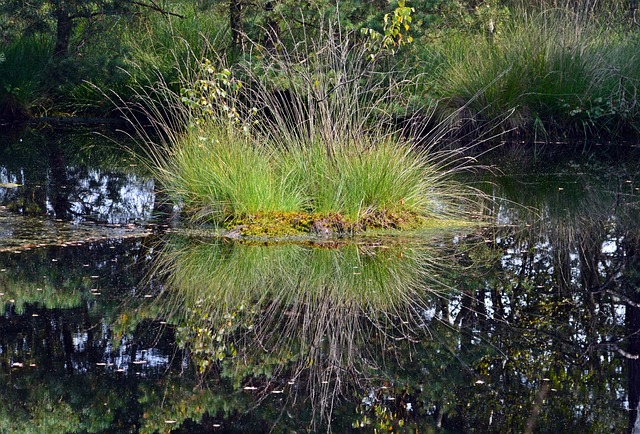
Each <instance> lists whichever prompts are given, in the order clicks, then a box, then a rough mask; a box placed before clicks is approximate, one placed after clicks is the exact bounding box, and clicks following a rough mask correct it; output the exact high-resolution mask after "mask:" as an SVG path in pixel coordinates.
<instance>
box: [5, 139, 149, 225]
mask: <svg viewBox="0 0 640 434" xmlns="http://www.w3.org/2000/svg"><path fill="white" fill-rule="evenodd" d="M14 184H17V185H18V186H16V187H11V188H8V187H6V186H7V185H14ZM154 200H155V193H154V183H153V180H152V179H151V178H150V177H147V176H144V175H143V174H141V173H140V170H138V169H137V168H136V165H135V163H134V161H133V160H132V159H129V158H128V157H127V155H126V153H125V152H123V150H122V147H118V146H116V145H114V143H113V142H112V141H111V139H108V138H106V137H105V136H101V135H98V134H96V133H91V132H84V133H82V132H79V133H78V132H76V133H75V134H68V133H67V134H60V133H57V132H51V131H46V132H44V131H40V130H28V131H27V132H25V133H24V134H23V136H22V137H21V138H20V139H19V140H16V141H12V142H9V143H1V144H0V206H2V207H3V208H5V209H7V210H10V211H12V212H15V213H18V214H21V215H25V216H48V217H51V218H55V219H60V220H68V221H73V222H75V223H79V222H86V221H91V222H97V223H109V224H123V223H134V222H140V221H146V220H148V219H149V217H150V216H151V212H152V210H153V207H154Z"/></svg>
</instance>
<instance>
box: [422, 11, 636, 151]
mask: <svg viewBox="0 0 640 434" xmlns="http://www.w3.org/2000/svg"><path fill="white" fill-rule="evenodd" d="M498 30H499V31H497V32H496V33H495V34H494V35H493V36H491V37H487V36H486V35H476V36H474V37H472V36H469V35H465V36H461V37H457V38H456V37H452V38H450V39H449V40H448V42H447V43H444V44H442V45H441V46H440V47H439V50H440V52H439V53H438V57H439V58H443V59H445V61H444V62H443V64H442V67H441V69H440V74H439V78H438V79H437V80H436V84H435V86H434V92H435V93H436V94H437V95H439V96H441V97H442V98H444V99H446V100H448V101H449V102H450V103H449V107H450V109H451V110H457V109H459V108H460V107H464V108H465V110H463V111H462V112H463V113H466V114H467V115H468V116H470V117H471V118H474V119H475V120H476V121H477V122H482V121H486V120H491V119H494V118H505V114H510V116H508V117H506V119H505V122H504V123H503V125H504V127H505V129H514V130H517V131H518V132H525V133H535V134H536V135H538V136H549V135H551V136H554V137H558V136H560V137H568V138H573V137H576V136H578V137H580V136H582V137H587V136H588V137H593V136H603V135H606V136H615V135H621V134H623V135H624V134H628V133H632V132H633V131H634V130H635V129H637V128H638V127H639V125H638V122H637V117H638V114H639V112H638V104H637V89H638V85H639V84H640V75H639V73H638V71H640V68H638V62H640V55H639V54H638V53H640V39H639V38H638V37H637V35H635V34H633V33H628V32H625V31H624V30H623V29H620V28H615V29H612V28H610V27H608V26H606V25H604V24H603V23H602V22H599V21H597V20H594V19H586V18H585V17H584V16H583V15H581V14H579V13H576V12H575V11H570V10H567V9H550V10H545V11H542V12H539V13H537V14H530V15H526V14H524V13H523V14H522V16H520V17H512V18H511V19H510V20H509V21H507V22H504V23H501V27H499V29H498Z"/></svg>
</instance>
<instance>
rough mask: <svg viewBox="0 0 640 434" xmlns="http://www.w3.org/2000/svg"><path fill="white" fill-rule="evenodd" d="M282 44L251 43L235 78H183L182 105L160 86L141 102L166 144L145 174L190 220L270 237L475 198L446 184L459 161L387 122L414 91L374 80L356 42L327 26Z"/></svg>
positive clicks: (446, 207) (393, 221) (396, 223)
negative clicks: (151, 173)
mask: <svg viewBox="0 0 640 434" xmlns="http://www.w3.org/2000/svg"><path fill="white" fill-rule="evenodd" d="M289 36H291V35H289ZM277 46H278V47H279V49H278V50H271V51H269V50H264V49H262V47H260V46H259V45H258V44H256V45H255V50H256V51H255V53H254V54H253V55H252V57H250V58H249V61H247V62H244V63H240V64H239V65H237V66H236V69H235V70H234V71H228V70H226V69H224V67H223V66H222V64H221V62H208V61H207V62H204V63H202V64H201V65H197V66H196V67H195V68H194V69H188V70H187V71H186V73H184V74H183V76H182V82H181V87H182V91H181V94H180V95H178V94H176V93H175V92H172V91H171V90H170V88H169V86H168V85H166V84H163V83H161V84H160V85H158V86H157V87H154V88H153V89H150V88H146V89H145V90H144V92H143V93H142V96H143V98H142V99H143V100H144V99H145V98H144V97H147V98H146V101H147V102H148V103H149V105H148V106H147V108H146V110H147V114H148V117H150V118H151V119H154V121H153V122H155V123H154V125H155V126H156V129H157V130H158V131H159V133H160V134H159V136H161V137H163V142H162V143H161V144H159V145H158V144H155V145H154V147H153V150H152V151H151V159H152V161H153V169H152V170H154V172H155V173H156V174H157V177H158V179H159V180H160V182H161V184H162V185H163V187H164V189H165V190H166V192H167V193H168V195H169V197H171V198H172V199H173V200H174V201H175V202H176V203H178V204H179V205H180V206H181V207H182V209H183V211H184V213H185V215H187V216H189V217H191V218H193V219H195V220H206V221H212V222H214V223H216V224H219V225H223V226H226V227H229V228H237V229H239V230H241V231H242V233H244V234H266V235H270V234H283V233H297V232H314V233H320V234H330V233H344V232H347V233H352V232H354V231H360V230H365V229H368V228H415V227H417V226H421V225H423V224H424V223H425V222H427V221H429V220H433V219H445V218H451V217H452V216H460V215H461V214H462V203H463V202H465V200H466V199H469V198H470V197H471V196H472V195H471V194H470V193H472V192H471V191H469V190H467V189H464V188H462V187H461V186H459V185H456V184H455V183H454V182H453V181H452V180H451V174H452V172H454V171H455V168H457V167H459V165H460V163H461V161H460V160H459V159H458V156H459V154H454V153H446V154H442V153H437V152H435V151H434V146H433V145H434V143H435V142H434V143H432V144H430V145H424V144H423V145H421V146H420V147H417V146H416V145H415V144H414V143H413V142H412V141H411V140H410V138H408V136H407V135H406V134H403V131H400V129H399V128H398V127H396V125H395V123H394V121H393V114H392V113H390V112H389V107H391V106H398V105H401V104H402V98H403V97H402V95H406V93H403V92H402V89H403V88H404V87H405V86H409V85H411V84H412V83H411V82H410V81H409V80H407V79H406V77H405V76H404V75H402V74H398V73H395V72H384V73H381V72H379V71H378V70H377V69H376V67H377V64H376V61H377V60H376V58H375V56H370V53H369V52H367V51H366V49H365V46H364V44H362V43H361V41H359V40H358V39H357V37H356V35H354V34H344V33H342V32H341V30H340V29H335V28H332V27H331V26H327V27H326V28H324V30H322V31H320V32H319V34H316V35H314V36H313V37H311V36H308V37H306V38H304V39H303V40H302V41H298V40H295V39H294V38H293V37H291V39H290V40H289V42H287V41H285V40H284V38H283V40H281V41H280V42H279V44H277ZM187 63H189V62H187ZM236 77H242V83H241V82H240V81H238V80H237V78H236ZM241 84H242V85H241ZM159 94H160V95H161V96H162V98H161V99H162V100H163V101H165V103H163V104H161V105H158V104H154V101H157V100H158V98H157V97H158V95H159ZM148 107H151V109H149V108H148ZM167 107H170V109H167ZM168 112H170V113H168ZM167 119H170V120H169V121H167ZM181 123H182V125H181ZM144 134H147V133H146V132H143V135H144ZM145 138H146V139H147V140H148V141H150V140H151V139H150V136H149V135H146V136H145Z"/></svg>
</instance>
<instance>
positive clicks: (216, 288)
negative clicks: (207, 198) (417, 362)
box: [157, 239, 447, 420]
mask: <svg viewBox="0 0 640 434" xmlns="http://www.w3.org/2000/svg"><path fill="white" fill-rule="evenodd" d="M435 258H436V257H435V256H434V255H433V249H432V248H428V247H426V246H424V245H422V246H420V245H417V244H411V243H408V242H400V241H395V242H393V240H387V242H385V243H384V244H383V243H381V242H375V241H367V242H362V243H346V244H341V243H337V244H335V243H329V244H324V245H321V246H317V245H315V246H311V245H299V244H277V245H268V244H264V245H239V246H236V245H234V244H232V243H223V242H211V240H209V242H200V243H196V244H193V243H186V244H185V242H184V240H180V239H178V240H173V241H171V242H170V243H169V244H168V246H166V247H165V251H164V252H163V253H162V256H161V257H160V259H159V263H158V265H157V267H158V270H165V273H166V291H165V294H164V298H163V299H162V308H161V309H160V311H162V312H166V313H165V315H166V318H167V321H168V322H169V323H170V324H172V325H174V326H175V327H176V330H177V341H178V343H179V345H180V346H182V347H183V348H186V349H187V350H188V352H189V354H190V355H191V357H192V362H193V363H194V364H195V365H196V367H197V370H198V371H199V372H200V373H201V374H205V373H208V372H209V371H210V370H211V369H213V368H216V369H218V370H221V374H222V375H225V376H229V377H230V378H232V379H233V382H234V384H235V385H236V387H238V388H240V387H241V386H242V388H243V389H245V390H255V392H254V393H255V394H257V395H260V396H266V395H267V394H279V393H285V391H286V393H287V395H288V396H289V395H290V394H291V393H292V389H293V390H295V391H298V392H301V393H302V394H303V395H305V396H307V397H308V398H309V399H310V400H311V406H310V408H311V412H312V413H315V412H319V413H320V414H322V415H323V416H325V417H326V419H327V420H330V419H331V413H332V409H333V405H334V402H335V398H336V397H338V396H342V395H344V394H345V393H346V391H348V390H350V391H352V390H354V388H357V387H362V385H363V384H368V381H369V379H370V378H372V377H374V376H378V375H380V371H381V370H382V369H383V368H382V365H381V363H382V361H381V360H380V355H381V354H383V353H385V351H386V349H385V348H386V346H387V345H389V344H390V343H392V342H400V341H406V342H412V341H413V342H415V340H416V339H417V337H416V332H418V333H419V334H420V330H421V329H424V327H425V326H426V323H427V322H428V321H429V320H430V319H431V318H432V317H433V313H430V308H429V307H428V306H427V304H426V303H427V299H430V298H432V297H442V296H443V294H441V293H442V292H443V291H447V288H446V287H445V286H444V284H443V282H442V281H440V280H439V279H438V276H439V274H441V271H440V270H439V269H440V268H441V267H442V266H441V265H440V266H439V265H438V264H437V261H436V260H435Z"/></svg>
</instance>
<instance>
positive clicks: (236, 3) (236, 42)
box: [229, 0, 243, 51]
mask: <svg viewBox="0 0 640 434" xmlns="http://www.w3.org/2000/svg"><path fill="white" fill-rule="evenodd" d="M242 6H243V4H242V0H229V27H230V28H231V49H232V50H233V51H235V50H237V49H238V48H240V47H242Z"/></svg>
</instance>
